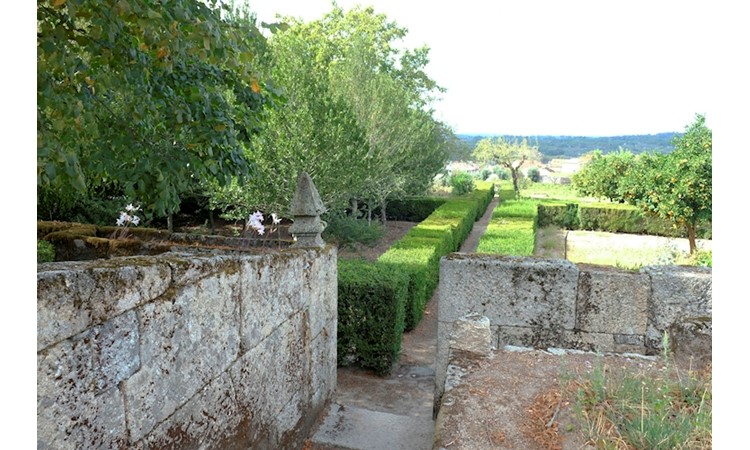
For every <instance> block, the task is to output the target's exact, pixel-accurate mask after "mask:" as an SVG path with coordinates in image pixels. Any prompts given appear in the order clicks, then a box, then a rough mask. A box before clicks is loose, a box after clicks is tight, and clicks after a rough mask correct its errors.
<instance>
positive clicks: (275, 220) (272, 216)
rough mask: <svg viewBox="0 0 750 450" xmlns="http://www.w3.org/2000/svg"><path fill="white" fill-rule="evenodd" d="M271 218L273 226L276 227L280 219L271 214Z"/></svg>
mask: <svg viewBox="0 0 750 450" xmlns="http://www.w3.org/2000/svg"><path fill="white" fill-rule="evenodd" d="M271 218H272V219H273V224H274V225H278V224H280V223H281V218H280V217H279V216H277V215H276V213H271Z"/></svg>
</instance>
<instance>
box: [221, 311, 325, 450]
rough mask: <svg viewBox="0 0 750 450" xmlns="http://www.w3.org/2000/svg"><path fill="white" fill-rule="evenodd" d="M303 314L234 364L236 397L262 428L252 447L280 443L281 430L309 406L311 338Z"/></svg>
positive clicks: (233, 373)
mask: <svg viewBox="0 0 750 450" xmlns="http://www.w3.org/2000/svg"><path fill="white" fill-rule="evenodd" d="M304 316H305V314H304V313H300V314H297V315H296V316H295V317H294V318H293V319H292V320H288V321H286V322H284V323H283V324H282V325H281V326H279V327H277V328H276V329H275V330H274V331H273V332H272V333H271V334H270V335H269V336H268V337H266V338H265V339H264V340H262V341H261V342H260V343H259V344H258V345H256V346H255V347H253V348H252V349H251V350H249V351H248V352H247V353H245V354H244V355H243V356H242V357H241V358H240V359H239V360H238V361H237V363H235V364H234V365H232V368H231V371H230V373H231V376H232V382H233V385H234V386H235V389H236V392H237V402H238V404H239V406H240V408H241V409H242V410H248V411H252V413H253V420H252V424H251V426H252V427H253V428H254V429H256V430H258V431H257V433H256V434H255V435H254V436H252V439H253V440H254V441H253V442H251V443H250V444H251V445H250V447H251V448H255V447H258V448H266V447H264V446H267V448H278V446H279V445H280V441H281V438H282V434H283V433H284V432H285V431H286V430H288V429H290V428H293V427H294V426H295V425H296V423H297V421H298V420H299V418H300V417H301V416H302V414H303V412H304V411H305V410H306V409H307V407H309V405H310V398H311V395H312V392H311V386H310V380H311V375H310V359H311V350H310V347H309V346H308V345H305V344H304V343H305V342H307V341H308V340H309V336H308V335H307V333H308V331H307V329H306V327H307V326H306V321H307V318H306V317H304ZM268 367H277V368H278V369H277V370H268V369H267V368H268ZM285 408H286V409H285ZM282 410H285V412H284V416H283V417H282V418H280V416H279V414H280V413H281V412H282ZM294 411H296V412H294Z"/></svg>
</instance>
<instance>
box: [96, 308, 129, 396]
mask: <svg viewBox="0 0 750 450" xmlns="http://www.w3.org/2000/svg"><path fill="white" fill-rule="evenodd" d="M90 334H91V346H92V356H93V360H92V370H93V372H94V373H95V374H96V377H97V379H96V393H97V394H99V393H101V392H102V391H104V390H107V389H110V388H113V387H116V386H117V384H118V383H119V382H120V381H122V380H125V379H127V378H128V377H129V376H131V375H132V374H134V373H135V372H136V371H137V370H138V369H139V368H140V366H141V358H140V352H139V350H140V349H139V343H140V342H139V341H140V340H139V334H138V317H137V316H136V313H135V311H128V312H126V313H125V314H121V315H119V316H117V317H114V318H112V319H111V320H108V321H106V322H104V323H103V324H101V325H98V326H96V327H94V328H92V329H91V333H90Z"/></svg>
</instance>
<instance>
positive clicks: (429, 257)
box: [378, 182, 494, 330]
mask: <svg viewBox="0 0 750 450" xmlns="http://www.w3.org/2000/svg"><path fill="white" fill-rule="evenodd" d="M477 185H478V186H477V189H476V190H475V191H474V192H472V193H470V194H467V195H465V196H463V197H458V198H452V199H450V200H448V201H447V202H446V203H444V204H443V205H442V206H440V207H439V208H438V209H436V210H435V211H434V212H433V213H432V214H430V216H429V217H427V218H426V219H425V220H424V221H422V222H421V223H419V224H418V225H416V226H415V227H413V228H412V229H411V230H409V232H408V233H407V234H406V235H405V236H404V237H403V238H401V239H400V240H399V241H398V242H396V243H395V244H394V245H393V246H392V247H391V248H390V249H389V250H388V251H387V252H385V253H384V254H383V255H381V256H380V258H379V259H378V261H379V262H381V263H384V264H390V265H393V266H395V267H398V270H399V271H401V272H404V273H407V274H408V275H409V298H408V303H407V307H406V329H407V330H410V329H413V328H414V327H416V326H417V324H419V321H420V320H421V319H422V314H423V312H424V306H425V305H426V304H427V301H428V300H429V299H430V297H432V293H433V292H434V290H435V288H436V287H437V285H438V276H439V273H440V258H441V257H443V256H445V255H447V254H448V253H450V252H453V251H456V250H458V249H459V247H460V246H461V243H463V241H464V240H466V237H467V236H468V235H469V233H470V232H471V229H472V227H473V225H474V222H475V221H476V220H477V218H478V217H481V215H482V213H484V211H485V210H486V209H487V205H488V204H489V202H490V201H491V200H492V197H493V194H494V185H493V184H492V183H487V182H478V183H477Z"/></svg>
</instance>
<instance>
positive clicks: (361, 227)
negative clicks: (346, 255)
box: [323, 215, 385, 247]
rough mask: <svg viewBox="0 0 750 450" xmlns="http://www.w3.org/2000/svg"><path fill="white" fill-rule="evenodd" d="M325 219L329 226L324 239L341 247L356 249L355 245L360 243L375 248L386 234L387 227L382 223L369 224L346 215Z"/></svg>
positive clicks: (324, 232)
mask: <svg viewBox="0 0 750 450" xmlns="http://www.w3.org/2000/svg"><path fill="white" fill-rule="evenodd" d="M325 219H326V222H327V223H328V225H327V226H326V229H325V230H324V231H323V238H324V239H325V240H326V241H329V240H332V241H334V242H336V243H338V244H339V245H340V246H348V247H354V244H356V243H360V244H364V245H367V246H369V247H373V246H375V245H377V243H378V241H380V239H381V238H382V237H383V235H384V234H385V227H384V226H383V224H381V223H380V222H373V223H368V222H367V220H364V219H356V218H354V217H350V216H344V215H332V216H328V217H325Z"/></svg>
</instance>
